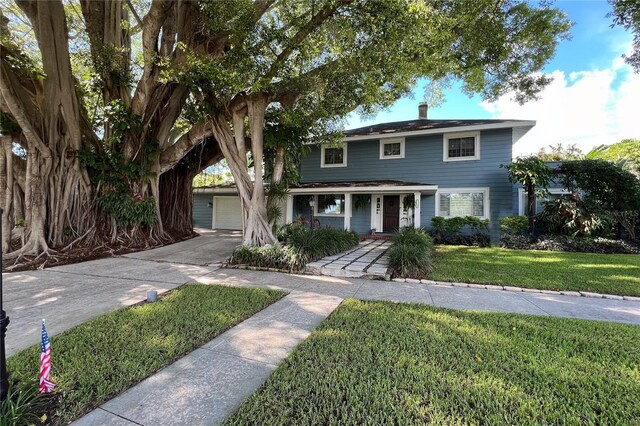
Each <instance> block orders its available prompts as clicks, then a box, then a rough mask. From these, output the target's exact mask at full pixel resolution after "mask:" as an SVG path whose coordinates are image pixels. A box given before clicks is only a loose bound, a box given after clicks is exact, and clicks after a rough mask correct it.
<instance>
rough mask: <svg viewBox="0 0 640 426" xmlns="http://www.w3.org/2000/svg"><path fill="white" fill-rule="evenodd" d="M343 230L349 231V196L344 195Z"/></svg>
mask: <svg viewBox="0 0 640 426" xmlns="http://www.w3.org/2000/svg"><path fill="white" fill-rule="evenodd" d="M344 229H346V230H347V231H349V230H350V229H351V194H344Z"/></svg>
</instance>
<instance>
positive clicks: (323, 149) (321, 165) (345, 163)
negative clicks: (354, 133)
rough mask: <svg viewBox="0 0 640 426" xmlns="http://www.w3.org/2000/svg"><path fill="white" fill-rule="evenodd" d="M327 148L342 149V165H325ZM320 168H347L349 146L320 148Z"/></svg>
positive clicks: (324, 146)
mask: <svg viewBox="0 0 640 426" xmlns="http://www.w3.org/2000/svg"><path fill="white" fill-rule="evenodd" d="M327 148H342V153H343V154H342V163H340V164H325V163H324V151H325V150H326V149H327ZM320 167H321V168H323V169H324V168H329V167H347V144H342V145H338V146H335V145H322V147H321V148H320Z"/></svg>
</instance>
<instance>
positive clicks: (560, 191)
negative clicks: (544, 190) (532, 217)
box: [518, 188, 571, 216]
mask: <svg viewBox="0 0 640 426" xmlns="http://www.w3.org/2000/svg"><path fill="white" fill-rule="evenodd" d="M548 191H549V194H554V195H569V194H571V191H569V190H568V189H564V188H549V189H548ZM526 194H527V191H525V190H524V188H518V216H526V215H527V212H526V211H525V206H524V205H525V201H526V200H527V195H526ZM536 198H537V197H536ZM536 214H538V212H537V211H536Z"/></svg>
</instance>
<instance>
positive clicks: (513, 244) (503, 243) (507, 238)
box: [500, 216, 531, 250]
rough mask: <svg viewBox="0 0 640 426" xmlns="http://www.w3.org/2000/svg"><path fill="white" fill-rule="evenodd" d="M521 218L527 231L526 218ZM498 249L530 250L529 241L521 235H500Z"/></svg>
mask: <svg viewBox="0 0 640 426" xmlns="http://www.w3.org/2000/svg"><path fill="white" fill-rule="evenodd" d="M523 217H524V218H525V220H526V221H527V229H528V228H529V225H528V218H527V217H525V216H523ZM525 231H526V229H525ZM500 247H503V248H509V249H514V250H531V239H530V238H529V237H528V236H526V235H521V234H508V233H507V234H502V236H501V237H500Z"/></svg>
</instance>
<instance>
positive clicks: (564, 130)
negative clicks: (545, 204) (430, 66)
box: [480, 59, 640, 156]
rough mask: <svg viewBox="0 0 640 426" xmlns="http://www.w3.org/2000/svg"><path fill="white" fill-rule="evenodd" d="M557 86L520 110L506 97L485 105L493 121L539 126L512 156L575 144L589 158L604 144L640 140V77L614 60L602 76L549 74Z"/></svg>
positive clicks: (593, 72) (591, 73)
mask: <svg viewBox="0 0 640 426" xmlns="http://www.w3.org/2000/svg"><path fill="white" fill-rule="evenodd" d="M551 76H552V77H553V78H554V81H553V82H552V83H551V84H550V85H549V86H548V87H547V88H546V89H545V90H544V91H543V92H542V93H541V94H540V99H539V100H538V101H531V102H529V103H526V104H524V105H518V103H517V102H514V101H512V100H511V95H510V94H507V95H505V96H503V97H501V98H500V99H498V100H497V101H496V102H492V103H489V102H481V103H480V106H481V107H483V108H484V109H485V110H487V111H488V112H489V113H490V114H491V115H492V117H493V118H512V119H526V120H536V121H537V124H536V126H535V127H534V128H533V129H531V131H529V132H528V133H527V134H526V135H525V136H524V137H523V138H522V139H520V141H519V142H518V143H516V145H515V146H514V149H513V151H514V152H513V154H514V156H518V155H526V154H530V153H534V152H537V151H538V150H539V149H540V148H541V147H546V146H548V145H555V144H557V143H558V142H561V143H562V144H563V145H567V144H576V145H577V146H578V148H580V149H581V150H583V151H585V152H588V151H589V150H591V149H592V148H593V147H595V146H598V145H602V144H612V143H615V142H619V141H620V140H621V139H625V138H640V108H638V105H639V103H640V75H639V74H634V73H633V72H632V71H631V68H630V67H629V66H628V65H626V64H624V63H623V62H622V61H621V60H618V59H616V60H615V61H613V63H612V64H611V67H610V68H608V69H604V70H590V71H577V72H571V73H570V74H569V75H567V74H566V73H565V72H564V71H554V72H552V73H551Z"/></svg>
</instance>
